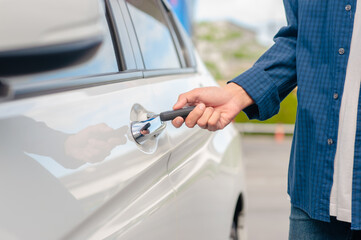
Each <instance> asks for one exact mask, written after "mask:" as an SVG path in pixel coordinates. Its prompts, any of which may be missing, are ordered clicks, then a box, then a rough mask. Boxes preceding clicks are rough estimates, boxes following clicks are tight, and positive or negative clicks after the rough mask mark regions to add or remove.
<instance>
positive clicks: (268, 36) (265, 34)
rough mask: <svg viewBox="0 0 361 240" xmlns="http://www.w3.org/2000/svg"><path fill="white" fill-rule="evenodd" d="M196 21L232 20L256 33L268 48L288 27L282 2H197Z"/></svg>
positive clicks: (266, 0) (230, 0) (223, 0)
mask: <svg viewBox="0 0 361 240" xmlns="http://www.w3.org/2000/svg"><path fill="white" fill-rule="evenodd" d="M195 20H196V21H205V20H207V21H216V20H230V21H232V22H234V23H237V24H239V25H241V26H244V27H247V28H249V29H252V30H253V31H255V32H256V33H257V38H258V40H259V41H260V43H262V44H264V45H266V46H269V45H271V44H272V43H273V41H272V38H273V36H274V35H275V34H276V33H277V31H278V29H279V28H280V27H282V26H284V25H286V17H285V13H284V7H283V2H282V0H197V4H196V11H195Z"/></svg>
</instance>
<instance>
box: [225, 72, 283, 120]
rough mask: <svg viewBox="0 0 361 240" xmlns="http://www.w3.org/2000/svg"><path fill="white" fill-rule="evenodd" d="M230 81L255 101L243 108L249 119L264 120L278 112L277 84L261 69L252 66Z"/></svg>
mask: <svg viewBox="0 0 361 240" xmlns="http://www.w3.org/2000/svg"><path fill="white" fill-rule="evenodd" d="M230 82H233V83H236V84H238V85H239V86H241V87H242V88H243V89H244V90H245V91H246V92H247V93H248V95H249V96H250V97H251V98H252V99H253V101H254V102H255V104H253V105H251V106H249V107H247V108H245V109H244V110H243V111H244V112H245V113H246V114H247V116H248V118H249V119H258V120H266V119H268V118H271V117H272V116H274V115H275V114H277V113H278V111H279V109H280V98H279V95H278V89H277V86H276V85H275V84H274V82H273V80H272V78H271V77H270V76H268V74H267V73H266V72H265V71H264V70H263V69H259V68H257V67H252V68H251V69H249V70H248V71H246V72H244V73H243V74H241V75H239V76H238V77H236V78H234V79H233V80H231V81H229V82H228V83H230Z"/></svg>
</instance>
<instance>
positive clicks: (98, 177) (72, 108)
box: [0, 0, 194, 240]
mask: <svg viewBox="0 0 361 240" xmlns="http://www.w3.org/2000/svg"><path fill="white" fill-rule="evenodd" d="M100 4H102V6H104V8H103V9H104V11H103V12H102V14H103V18H104V28H105V42H104V43H103V45H102V47H101V49H99V50H98V52H97V54H96V55H95V56H94V57H93V58H92V59H91V60H90V61H88V62H85V63H83V64H80V65H76V66H71V67H69V68H66V69H59V70H56V71H53V72H47V73H42V74H34V75H29V76H22V77H19V76H18V77H13V78H6V79H5V78H4V79H2V81H1V83H2V84H1V87H3V90H4V91H1V92H2V93H4V94H3V95H2V96H3V98H2V101H1V103H0V132H1V135H0V141H1V144H0V149H1V151H0V159H1V167H0V169H1V170H0V180H1V181H0V185H1V189H2V200H1V204H0V212H1V216H0V222H1V224H0V238H2V239H63V238H64V239H77V240H78V239H168V237H169V236H171V235H172V234H174V229H172V224H169V223H176V221H175V219H174V218H175V214H172V213H175V210H174V202H175V195H174V189H173V186H172V184H171V182H170V181H169V177H168V169H167V164H168V161H169V157H170V153H171V147H170V142H169V135H168V133H167V129H166V130H164V131H163V132H162V133H161V134H160V135H159V136H157V137H156V141H153V142H152V144H150V145H148V146H147V147H144V146H142V145H139V144H137V143H136V142H135V141H134V139H133V136H132V134H131V131H130V129H129V126H130V123H131V122H132V121H142V120H146V118H147V114H148V113H150V112H154V113H158V112H160V111H165V110H168V109H169V107H170V106H171V102H172V101H173V100H174V98H175V96H176V94H177V92H173V90H174V86H172V85H173V84H171V83H170V82H172V79H173V78H174V79H175V78H177V77H176V75H177V74H179V73H178V72H181V71H182V69H183V68H184V65H183V64H184V62H183V63H182V61H181V60H180V58H179V55H178V54H179V53H178V50H177V47H176V46H175V44H174V42H173V38H172V37H169V38H168V41H166V42H162V47H167V44H168V45H169V46H168V47H167V48H166V49H167V51H173V56H172V57H171V58H170V57H168V55H166V56H164V55H163V56H162V55H159V58H158V59H156V60H157V61H159V62H161V60H163V61H162V63H161V65H157V66H153V65H151V67H150V70H149V71H145V69H147V68H148V63H147V61H146V60H143V58H144V56H142V55H141V53H140V51H139V49H137V45H136V44H135V41H137V39H136V36H135V34H134V32H133V31H128V30H129V28H130V27H131V26H132V25H131V24H132V23H131V22H130V18H129V13H128V11H129V9H128V6H126V5H125V2H124V1H107V2H104V1H102V0H100ZM156 4H159V2H157V3H156ZM154 6H158V7H159V6H160V5H151V7H154ZM135 11H137V10H135ZM156 13H157V12H156ZM157 16H158V17H161V15H157ZM64 17H66V16H64ZM142 17H144V14H143V16H142ZM154 24H155V25H156V26H151V25H148V26H147V28H148V29H152V28H154V27H155V28H157V29H161V31H163V33H162V34H165V35H167V34H168V35H169V36H171V35H172V33H171V32H170V31H169V29H168V28H167V27H166V28H164V26H166V24H165V23H164V22H163V23H161V26H157V24H159V23H158V22H154ZM162 25H163V26H162ZM167 31H168V33H167ZM155 37H156V36H155ZM137 44H138V43H137ZM172 46H173V47H172ZM138 48H139V46H138ZM171 49H173V50H171ZM150 54H154V53H152V52H151V53H150ZM183 61H184V60H183ZM168 63H169V64H168ZM149 64H153V63H152V62H150V63H149ZM19 67H21V66H19ZM154 69H157V71H156V70H154ZM159 69H160V71H158V70H159ZM153 70H154V71H153ZM145 72H148V73H145ZM147 74H148V75H149V76H150V75H152V74H153V75H159V77H157V78H151V77H144V76H145V75H147ZM193 86H194V83H192V84H191V86H188V87H189V88H190V87H193ZM172 89H173V90H172ZM169 96H171V97H169Z"/></svg>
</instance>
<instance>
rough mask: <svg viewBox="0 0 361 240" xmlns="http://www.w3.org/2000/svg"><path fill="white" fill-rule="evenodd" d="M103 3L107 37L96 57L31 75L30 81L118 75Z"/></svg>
mask: <svg viewBox="0 0 361 240" xmlns="http://www.w3.org/2000/svg"><path fill="white" fill-rule="evenodd" d="M101 2H102V4H101V6H102V12H103V14H102V16H103V23H104V32H105V35H104V39H103V43H102V44H101V46H100V48H99V49H98V51H97V52H96V53H95V55H94V56H93V57H92V58H91V59H89V60H87V61H86V62H84V63H81V64H76V65H74V66H70V67H66V68H63V69H57V70H54V71H50V72H46V73H42V74H34V75H30V76H29V77H28V80H31V81H42V80H49V79H59V78H68V77H82V76H94V75H101V74H107V73H116V72H118V71H119V69H118V63H117V59H116V56H115V50H114V46H113V41H112V37H111V34H110V30H109V26H108V23H107V20H106V16H105V6H104V2H103V1H101Z"/></svg>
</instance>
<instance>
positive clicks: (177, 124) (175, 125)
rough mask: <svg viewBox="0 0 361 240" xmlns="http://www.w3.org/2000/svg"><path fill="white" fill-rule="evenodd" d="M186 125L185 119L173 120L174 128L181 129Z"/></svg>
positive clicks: (177, 118)
mask: <svg viewBox="0 0 361 240" xmlns="http://www.w3.org/2000/svg"><path fill="white" fill-rule="evenodd" d="M183 123H184V119H183V118H182V117H176V118H175V119H173V121H172V124H173V126H174V127H176V128H179V127H181V126H182V124H183Z"/></svg>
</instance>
